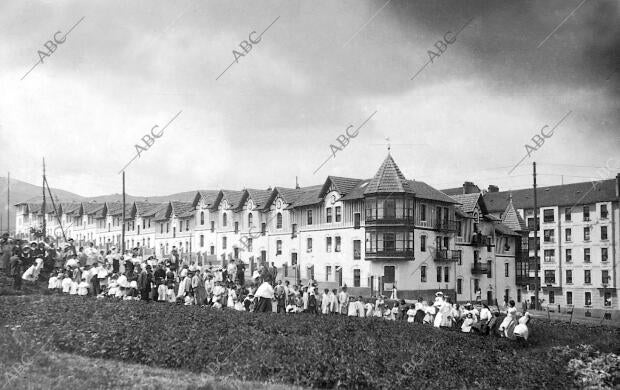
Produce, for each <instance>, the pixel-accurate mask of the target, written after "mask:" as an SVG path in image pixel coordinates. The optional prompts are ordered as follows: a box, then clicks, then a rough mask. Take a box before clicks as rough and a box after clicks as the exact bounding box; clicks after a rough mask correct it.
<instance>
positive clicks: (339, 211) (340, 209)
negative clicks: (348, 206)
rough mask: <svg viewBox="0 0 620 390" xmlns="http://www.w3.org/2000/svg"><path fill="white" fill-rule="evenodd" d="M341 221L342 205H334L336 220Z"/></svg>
mask: <svg viewBox="0 0 620 390" xmlns="http://www.w3.org/2000/svg"><path fill="white" fill-rule="evenodd" d="M340 221H342V207H341V206H336V222H340Z"/></svg>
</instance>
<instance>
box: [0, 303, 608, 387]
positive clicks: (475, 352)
mask: <svg viewBox="0 0 620 390" xmlns="http://www.w3.org/2000/svg"><path fill="white" fill-rule="evenodd" d="M35 299H36V301H35ZM27 303H30V304H27ZM0 307H1V308H2V312H3V317H2V319H1V321H3V322H4V323H6V324H8V325H10V326H15V325H21V329H22V331H24V332H27V333H28V334H29V335H30V336H31V337H33V338H35V339H37V340H43V339H46V338H49V339H51V340H52V341H51V343H52V344H53V346H54V347H56V348H58V349H59V350H61V351H65V352H70V353H77V354H82V355H86V356H91V357H100V358H108V359H118V360H123V361H128V362H135V363H142V364H148V365H154V366H160V367H168V368H183V369H188V370H192V371H195V372H203V373H209V374H213V375H218V376H229V375H231V376H234V377H236V378H242V379H244V380H256V381H267V382H280V383H289V384H297V385H302V386H312V387H330V388H334V387H342V388H393V389H402V388H463V387H466V388H472V387H475V388H493V389H495V388H524V387H527V388H568V387H572V386H573V384H572V378H571V377H570V376H568V375H566V374H565V369H566V366H567V364H568V362H569V361H570V359H571V358H573V356H571V355H570V354H561V353H552V352H553V350H551V351H550V348H551V347H553V346H558V345H571V346H576V343H577V341H578V340H580V341H581V340H583V341H581V342H588V343H589V344H592V345H599V348H600V349H601V350H603V351H608V352H609V351H617V350H618V347H619V341H618V340H620V338H618V331H617V330H615V329H609V328H604V327H585V326H576V325H572V326H568V325H565V326H562V325H550V324H549V323H546V322H541V321H538V320H536V321H534V322H533V324H532V325H531V331H530V334H531V335H532V336H531V337H530V340H529V342H527V343H519V342H514V341H509V340H506V339H500V338H495V337H482V336H477V335H473V334H462V333H459V332H454V331H446V330H440V329H435V328H433V327H430V326H425V325H418V324H409V323H407V322H400V321H399V322H393V321H385V320H382V319H378V318H364V319H360V318H351V317H346V316H322V315H318V316H317V315H307V314H295V315H284V314H273V313H246V312H236V311H232V310H215V309H209V308H202V307H196V306H182V305H170V304H161V303H146V302H142V301H124V302H119V301H115V300H107V299H103V300H100V299H97V300H95V299H91V298H84V297H77V296H38V297H34V296H28V297H20V298H14V297H0Z"/></svg>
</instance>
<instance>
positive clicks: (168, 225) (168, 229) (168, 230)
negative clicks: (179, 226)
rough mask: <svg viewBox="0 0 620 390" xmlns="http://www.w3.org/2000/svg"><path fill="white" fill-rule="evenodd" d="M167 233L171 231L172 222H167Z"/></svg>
mask: <svg viewBox="0 0 620 390" xmlns="http://www.w3.org/2000/svg"><path fill="white" fill-rule="evenodd" d="M166 233H170V223H169V222H166Z"/></svg>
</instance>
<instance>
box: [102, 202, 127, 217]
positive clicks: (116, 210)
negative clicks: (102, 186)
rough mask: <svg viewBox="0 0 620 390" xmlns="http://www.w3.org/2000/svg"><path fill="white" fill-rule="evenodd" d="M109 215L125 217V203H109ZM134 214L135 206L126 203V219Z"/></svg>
mask: <svg viewBox="0 0 620 390" xmlns="http://www.w3.org/2000/svg"><path fill="white" fill-rule="evenodd" d="M107 208H108V215H111V216H113V217H115V216H122V215H123V203H122V202H109V203H107ZM132 212H133V204H131V203H127V202H125V219H127V217H128V216H131V214H132Z"/></svg>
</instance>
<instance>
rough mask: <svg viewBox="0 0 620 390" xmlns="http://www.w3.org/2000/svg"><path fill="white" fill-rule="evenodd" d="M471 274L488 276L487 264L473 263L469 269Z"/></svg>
mask: <svg viewBox="0 0 620 390" xmlns="http://www.w3.org/2000/svg"><path fill="white" fill-rule="evenodd" d="M471 273H472V275H482V274H488V273H489V267H488V265H487V264H481V263H474V265H473V266H472V267H471Z"/></svg>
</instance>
